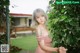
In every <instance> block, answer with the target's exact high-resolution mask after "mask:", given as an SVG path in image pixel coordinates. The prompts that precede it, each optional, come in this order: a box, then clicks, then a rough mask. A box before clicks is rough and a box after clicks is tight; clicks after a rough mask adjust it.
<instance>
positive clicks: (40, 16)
mask: <svg viewBox="0 0 80 53" xmlns="http://www.w3.org/2000/svg"><path fill="white" fill-rule="evenodd" d="M33 18H34V20H35V21H36V23H37V27H36V37H37V40H38V47H37V49H36V52H35V53H52V52H59V53H66V49H65V48H64V47H59V48H53V47H51V41H52V40H51V38H50V37H49V36H48V35H49V33H48V29H47V27H46V25H45V23H46V21H47V15H46V13H45V12H44V11H43V10H42V9H36V10H35V11H34V12H33Z"/></svg>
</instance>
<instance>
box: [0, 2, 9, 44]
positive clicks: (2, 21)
mask: <svg viewBox="0 0 80 53" xmlns="http://www.w3.org/2000/svg"><path fill="white" fill-rule="evenodd" d="M6 6H9V0H0V28H3V29H4V34H0V44H4V43H5V44H7V36H6V14H7V13H9V9H8V10H7V9H6V8H7V7H6Z"/></svg>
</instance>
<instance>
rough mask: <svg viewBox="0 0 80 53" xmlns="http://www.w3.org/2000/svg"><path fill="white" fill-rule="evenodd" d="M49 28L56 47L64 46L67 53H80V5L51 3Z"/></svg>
mask: <svg viewBox="0 0 80 53" xmlns="http://www.w3.org/2000/svg"><path fill="white" fill-rule="evenodd" d="M50 6H51V11H50V12H49V14H48V16H49V18H48V28H49V30H50V32H51V36H52V37H53V45H54V47H59V46H64V47H65V48H67V49H68V51H67V53H80V15H79V14H80V10H79V9H80V5H79V4H75V5H68V4H67V5H66V4H65V5H61V4H60V5H57V4H53V3H52V2H51V1H50Z"/></svg>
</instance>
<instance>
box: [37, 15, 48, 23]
mask: <svg viewBox="0 0 80 53" xmlns="http://www.w3.org/2000/svg"><path fill="white" fill-rule="evenodd" d="M36 20H37V22H38V23H39V24H45V21H46V19H45V16H44V15H40V16H36Z"/></svg>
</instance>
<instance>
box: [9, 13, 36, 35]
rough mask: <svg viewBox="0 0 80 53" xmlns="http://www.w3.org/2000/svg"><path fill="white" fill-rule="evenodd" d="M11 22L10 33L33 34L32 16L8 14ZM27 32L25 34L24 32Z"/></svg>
mask: <svg viewBox="0 0 80 53" xmlns="http://www.w3.org/2000/svg"><path fill="white" fill-rule="evenodd" d="M9 15H10V17H11V21H12V25H13V26H12V27H11V28H12V31H11V32H15V34H16V33H27V32H30V33H33V32H34V30H35V29H34V27H35V26H34V21H33V19H32V14H20V13H10V14H9ZM25 31H27V32H25Z"/></svg>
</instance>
